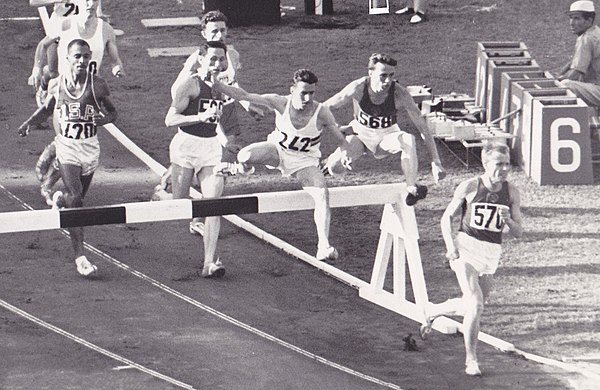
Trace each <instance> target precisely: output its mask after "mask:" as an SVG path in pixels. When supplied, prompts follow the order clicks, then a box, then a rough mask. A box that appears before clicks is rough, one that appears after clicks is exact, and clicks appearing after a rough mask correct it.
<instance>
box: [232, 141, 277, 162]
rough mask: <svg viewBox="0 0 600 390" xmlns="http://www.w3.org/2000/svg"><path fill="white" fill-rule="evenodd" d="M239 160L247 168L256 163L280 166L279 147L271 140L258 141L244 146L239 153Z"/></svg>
mask: <svg viewBox="0 0 600 390" xmlns="http://www.w3.org/2000/svg"><path fill="white" fill-rule="evenodd" d="M237 160H238V162H240V163H242V164H243V165H244V166H245V167H247V168H249V167H251V166H252V165H255V164H260V165H269V166H272V167H277V166H279V154H278V153H277V147H276V146H275V145H273V144H272V143H270V142H257V143H254V144H250V145H248V146H246V147H244V148H242V149H241V150H240V151H239V152H238V154H237Z"/></svg>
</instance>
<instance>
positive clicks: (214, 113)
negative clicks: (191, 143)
mask: <svg viewBox="0 0 600 390" xmlns="http://www.w3.org/2000/svg"><path fill="white" fill-rule="evenodd" d="M218 119H219V109H218V108H217V107H209V108H207V109H206V111H204V112H199V113H198V114H196V120H197V121H198V123H200V122H203V123H217V121H218Z"/></svg>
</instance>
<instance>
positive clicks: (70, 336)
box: [0, 299, 194, 390]
mask: <svg viewBox="0 0 600 390" xmlns="http://www.w3.org/2000/svg"><path fill="white" fill-rule="evenodd" d="M0 306H2V307H3V308H5V309H6V310H9V311H11V312H13V313H15V314H17V315H19V316H21V317H24V318H26V319H28V320H29V321H31V322H34V323H36V324H38V325H39V326H41V327H43V328H46V329H48V330H51V331H52V332H54V333H58V334H59V335H61V336H65V337H66V338H68V339H70V340H72V341H75V342H76V343H78V344H81V345H83V346H85V347H87V348H89V349H91V350H94V351H96V352H98V353H101V354H102V355H105V356H108V357H109V358H112V359H114V360H117V361H119V362H121V363H125V364H127V365H128V366H127V367H133V368H137V369H138V370H140V371H142V372H144V373H146V374H149V375H152V376H153V377H155V378H158V379H162V380H163V381H166V382H169V383H171V384H173V385H175V386H177V387H180V388H182V389H190V390H193V389H194V387H193V386H191V385H188V384H187V383H183V382H180V381H178V380H176V379H173V378H171V377H169V376H167V375H164V374H161V373H160V372H156V371H154V370H151V369H149V368H146V367H144V366H142V365H141V364H138V363H136V362H134V361H132V360H129V359H127V358H124V357H122V356H120V355H117V354H116V353H113V352H110V351H108V350H106V349H104V348H102V347H99V346H97V345H96V344H92V343H90V342H89V341H86V340H84V339H82V338H81V337H77V336H75V335H74V334H72V333H69V332H67V331H66V330H63V329H61V328H59V327H57V326H54V325H52V324H50V323H48V322H46V321H44V320H41V319H39V318H37V317H35V316H33V315H31V314H29V313H27V312H26V311H23V310H21V309H19V308H18V307H15V306H13V305H11V304H9V303H8V302H6V301H4V300H2V299H0Z"/></svg>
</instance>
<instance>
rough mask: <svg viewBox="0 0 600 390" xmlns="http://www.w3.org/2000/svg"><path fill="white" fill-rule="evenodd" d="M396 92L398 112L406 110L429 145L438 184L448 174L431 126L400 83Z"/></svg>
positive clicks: (432, 166) (428, 148)
mask: <svg viewBox="0 0 600 390" xmlns="http://www.w3.org/2000/svg"><path fill="white" fill-rule="evenodd" d="M394 90H395V93H396V99H395V100H396V111H400V108H401V107H403V108H404V110H406V113H407V114H408V117H409V118H410V120H411V121H412V122H413V124H414V125H415V126H416V127H417V129H418V130H419V132H420V133H421V137H422V138H423V140H424V141H425V145H427V150H428V151H429V157H431V161H432V162H431V168H432V172H433V177H434V179H435V181H436V183H437V182H438V181H439V180H440V179H443V178H444V177H445V176H446V173H445V172H444V168H443V167H442V162H441V160H440V156H439V154H438V150H437V147H436V145H435V140H434V139H433V136H432V135H431V131H429V126H428V125H427V122H426V121H425V118H423V116H422V115H421V111H420V110H419V107H417V104H416V103H415V101H414V99H413V97H412V96H411V95H410V93H409V92H408V90H407V89H406V88H405V87H403V86H401V85H400V84H398V83H396V88H395V89H394ZM398 114H400V112H398Z"/></svg>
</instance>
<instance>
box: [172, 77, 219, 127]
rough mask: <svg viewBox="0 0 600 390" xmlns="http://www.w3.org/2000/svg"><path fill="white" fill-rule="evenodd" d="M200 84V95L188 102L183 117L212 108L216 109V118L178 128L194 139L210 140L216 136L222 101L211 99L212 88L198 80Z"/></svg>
mask: <svg viewBox="0 0 600 390" xmlns="http://www.w3.org/2000/svg"><path fill="white" fill-rule="evenodd" d="M198 82H199V83H200V95H199V96H197V97H195V98H194V99H191V100H190V103H189V104H188V106H187V108H186V109H185V110H183V112H182V114H183V115H195V114H197V113H202V112H205V111H206V110H208V109H209V108H212V107H217V108H218V110H217V113H218V115H217V118H215V119H209V121H207V122H200V123H195V124H193V125H189V126H180V127H179V128H180V129H181V131H183V132H184V133H188V134H191V135H195V136H196V137H202V138H211V137H215V136H216V135H217V124H218V123H219V116H220V115H221V111H222V108H223V99H222V98H215V97H213V91H212V88H211V87H210V86H209V85H208V84H206V83H205V82H204V81H201V80H198Z"/></svg>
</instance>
